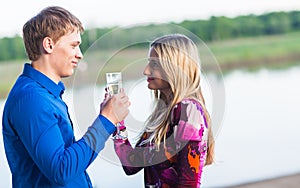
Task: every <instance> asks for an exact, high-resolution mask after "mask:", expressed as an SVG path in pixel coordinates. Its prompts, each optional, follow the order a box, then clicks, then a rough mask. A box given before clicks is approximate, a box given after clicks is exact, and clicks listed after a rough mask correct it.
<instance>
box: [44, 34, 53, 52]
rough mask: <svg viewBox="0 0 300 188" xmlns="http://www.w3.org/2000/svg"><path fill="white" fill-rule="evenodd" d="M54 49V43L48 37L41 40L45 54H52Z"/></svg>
mask: <svg viewBox="0 0 300 188" xmlns="http://www.w3.org/2000/svg"><path fill="white" fill-rule="evenodd" d="M53 47H54V42H53V40H52V39H51V38H50V37H45V38H44V39H43V48H44V50H45V51H46V53H52V51H53Z"/></svg>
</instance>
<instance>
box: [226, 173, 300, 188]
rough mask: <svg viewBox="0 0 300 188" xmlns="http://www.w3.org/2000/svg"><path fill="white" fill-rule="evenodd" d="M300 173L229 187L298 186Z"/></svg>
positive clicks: (277, 187)
mask: <svg viewBox="0 0 300 188" xmlns="http://www.w3.org/2000/svg"><path fill="white" fill-rule="evenodd" d="M299 187H300V173H299V174H294V175H288V176H283V177H278V178H274V179H268V180H263V181H258V182H252V183H247V184H243V185H237V186H231V187H230V188H299Z"/></svg>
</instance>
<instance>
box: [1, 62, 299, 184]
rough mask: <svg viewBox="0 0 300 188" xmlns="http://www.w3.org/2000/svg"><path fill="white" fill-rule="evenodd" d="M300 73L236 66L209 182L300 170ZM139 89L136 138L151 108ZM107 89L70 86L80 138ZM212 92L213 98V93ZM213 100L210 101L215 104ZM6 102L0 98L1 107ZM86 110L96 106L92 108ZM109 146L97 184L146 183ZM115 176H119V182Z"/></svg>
mask: <svg viewBox="0 0 300 188" xmlns="http://www.w3.org/2000/svg"><path fill="white" fill-rule="evenodd" d="M299 75H300V67H293V68H289V69H287V70H281V71H279V70H277V71H270V70H265V69H261V70H259V71H257V72H255V73H249V72H244V71H234V72H232V73H230V74H228V75H226V77H225V78H224V81H225V89H226V113H225V118H224V121H223V127H222V129H221V131H220V132H219V134H218V136H217V138H216V160H217V162H216V164H214V165H212V166H209V167H207V168H205V169H204V173H203V179H202V182H203V187H216V186H219V187H220V186H221V187H224V186H227V185H233V184H238V183H242V182H249V181H253V180H259V179H265V178H270V177H275V176H279V175H285V174H290V173H294V172H299V171H300V170H299V169H300V145H299V142H300V137H299V131H300V126H299V125H300V119H299V118H298V114H299V106H300V97H299V96H300V89H299V88H298V85H299V83H300V76H299ZM204 87H206V86H204ZM134 88H135V89H132V90H131V91H128V94H129V96H130V98H131V101H132V103H133V104H132V107H131V113H132V118H133V119H135V120H136V122H138V123H137V124H135V125H133V127H131V128H129V129H130V130H131V133H130V134H131V139H133V138H134V136H135V135H136V134H137V132H138V130H137V129H138V128H141V127H142V126H143V121H144V120H145V118H146V115H147V114H148V113H149V110H150V109H151V106H149V101H150V100H151V97H150V94H149V92H148V90H147V88H146V86H145V83H144V82H143V80H141V82H138V84H137V85H136V86H135V87H134ZM204 90H206V89H204ZM101 91H103V88H101V87H94V89H91V88H90V87H87V88H82V89H81V90H74V91H72V90H69V91H68V92H67V93H66V95H65V96H64V97H65V100H66V102H67V103H68V105H69V109H70V110H71V111H70V113H71V114H72V119H73V121H74V123H75V124H79V125H80V127H79V126H77V128H75V133H76V136H77V138H79V136H81V134H83V133H84V130H85V127H82V124H85V125H89V123H90V122H92V121H93V118H94V117H95V115H96V114H97V113H98V110H99V103H100V102H101V101H102V99H103V93H102V92H101ZM75 93H76V95H77V97H75V98H76V99H80V104H81V105H83V106H82V107H85V108H82V107H81V108H80V109H78V106H76V104H75V103H74V101H73V99H75V98H74V95H75ZM206 95H207V98H211V97H210V96H209V95H210V94H209V93H206ZM91 99H93V100H91ZM141 100H142V102H141ZM210 100H211V99H208V104H209V105H211V103H212V102H211V101H210ZM3 102H4V101H0V105H1V108H2V107H3ZM211 108H212V107H211V106H210V107H209V109H210V110H211ZM72 109H75V110H74V111H72ZM83 109H90V110H91V111H90V112H89V113H87V111H85V110H83ZM137 114H138V115H137ZM78 115H81V116H80V117H82V119H80V118H79V116H78ZM1 116H2V110H1ZM129 126H130V125H129ZM0 137H1V140H0V142H1V143H0V149H1V151H0V169H1V176H0V187H11V185H10V173H9V170H8V166H7V163H6V160H5V156H4V150H3V144H2V134H1V136H0ZM105 149H106V150H104V151H103V152H101V153H100V157H99V158H97V159H96V160H95V162H94V164H93V165H91V166H90V168H89V169H88V171H89V173H90V176H91V178H92V181H93V182H94V185H95V186H97V187H116V186H124V185H130V186H131V187H142V185H143V176H142V173H139V174H137V175H134V176H130V177H129V176H126V175H125V174H124V172H123V171H122V169H121V167H120V166H119V165H120V164H118V163H117V162H115V159H114V158H113V157H114V156H113V152H111V151H112V145H111V141H109V142H108V143H107V145H106V148H105ZM105 152H110V153H109V154H107V153H105ZM107 156H112V158H110V159H108V158H107ZM115 177H118V182H116V181H115V180H116V178H115ZM118 184H119V185H118Z"/></svg>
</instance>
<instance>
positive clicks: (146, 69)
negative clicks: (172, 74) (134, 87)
mask: <svg viewBox="0 0 300 188" xmlns="http://www.w3.org/2000/svg"><path fill="white" fill-rule="evenodd" d="M143 74H144V75H145V76H149V75H150V74H151V72H150V68H149V64H147V65H146V67H145V69H144V72H143Z"/></svg>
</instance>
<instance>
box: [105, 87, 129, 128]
mask: <svg viewBox="0 0 300 188" xmlns="http://www.w3.org/2000/svg"><path fill="white" fill-rule="evenodd" d="M129 106H130V102H129V99H128V96H127V95H126V94H125V91H124V89H121V90H120V93H118V94H115V95H112V96H109V95H108V94H107V93H106V94H105V98H104V101H103V102H102V103H101V104H100V114H101V115H103V116H104V117H106V118H107V119H109V120H110V121H111V122H112V123H113V124H115V125H116V124H117V123H118V122H120V121H122V120H124V119H125V117H126V116H127V115H128V113H129V110H128V107H129Z"/></svg>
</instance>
